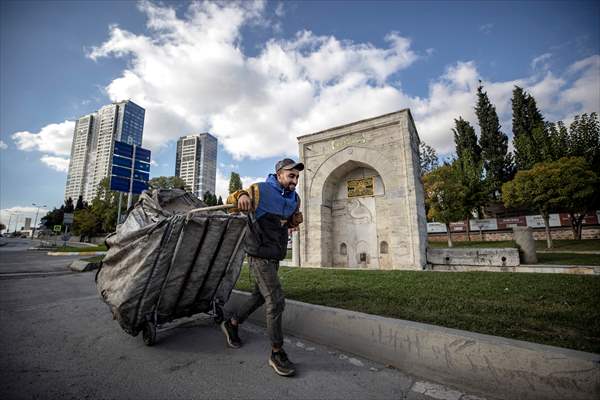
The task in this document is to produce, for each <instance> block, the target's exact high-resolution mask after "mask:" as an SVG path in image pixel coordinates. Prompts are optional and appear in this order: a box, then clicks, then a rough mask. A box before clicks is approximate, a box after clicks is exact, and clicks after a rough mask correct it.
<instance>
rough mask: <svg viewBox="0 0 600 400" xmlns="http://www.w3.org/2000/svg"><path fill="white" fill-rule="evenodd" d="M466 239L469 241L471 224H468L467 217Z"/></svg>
mask: <svg viewBox="0 0 600 400" xmlns="http://www.w3.org/2000/svg"><path fill="white" fill-rule="evenodd" d="M467 240H468V241H469V242H470V241H471V226H470V224H469V217H467Z"/></svg>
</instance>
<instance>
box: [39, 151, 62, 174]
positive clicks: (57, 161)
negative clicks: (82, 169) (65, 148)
mask: <svg viewBox="0 0 600 400" xmlns="http://www.w3.org/2000/svg"><path fill="white" fill-rule="evenodd" d="M40 160H41V161H42V162H43V163H44V164H46V165H47V166H49V167H50V168H52V169H54V170H56V171H60V172H68V171H69V159H68V158H63V157H53V156H49V155H47V154H44V155H43V156H42V158H41V159H40Z"/></svg>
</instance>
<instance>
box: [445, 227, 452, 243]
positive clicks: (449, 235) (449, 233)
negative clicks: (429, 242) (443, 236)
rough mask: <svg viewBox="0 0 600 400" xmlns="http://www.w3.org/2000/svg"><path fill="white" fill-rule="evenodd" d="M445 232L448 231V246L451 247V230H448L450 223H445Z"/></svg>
mask: <svg viewBox="0 0 600 400" xmlns="http://www.w3.org/2000/svg"><path fill="white" fill-rule="evenodd" d="M446 232H448V247H452V246H453V243H452V232H450V224H446Z"/></svg>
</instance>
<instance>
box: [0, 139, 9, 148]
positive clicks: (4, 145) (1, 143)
mask: <svg viewBox="0 0 600 400" xmlns="http://www.w3.org/2000/svg"><path fill="white" fill-rule="evenodd" d="M6 149H8V145H7V144H6V143H4V141H2V140H0V150H6Z"/></svg>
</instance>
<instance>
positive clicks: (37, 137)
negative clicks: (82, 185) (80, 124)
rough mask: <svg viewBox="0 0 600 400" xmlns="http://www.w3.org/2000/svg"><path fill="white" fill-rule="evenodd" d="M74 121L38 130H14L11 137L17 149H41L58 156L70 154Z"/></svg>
mask: <svg viewBox="0 0 600 400" xmlns="http://www.w3.org/2000/svg"><path fill="white" fill-rule="evenodd" d="M74 128H75V122H74V121H64V122H61V123H57V124H49V125H46V126H44V127H43V128H42V129H41V130H40V131H39V132H37V133H32V132H28V131H22V132H16V133H14V134H13V135H12V136H11V137H12V139H13V140H14V141H15V144H16V145H17V148H18V149H19V150H25V151H33V150H37V151H42V152H45V153H51V154H54V155H59V156H68V155H70V154H71V142H72V140H73V129H74Z"/></svg>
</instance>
